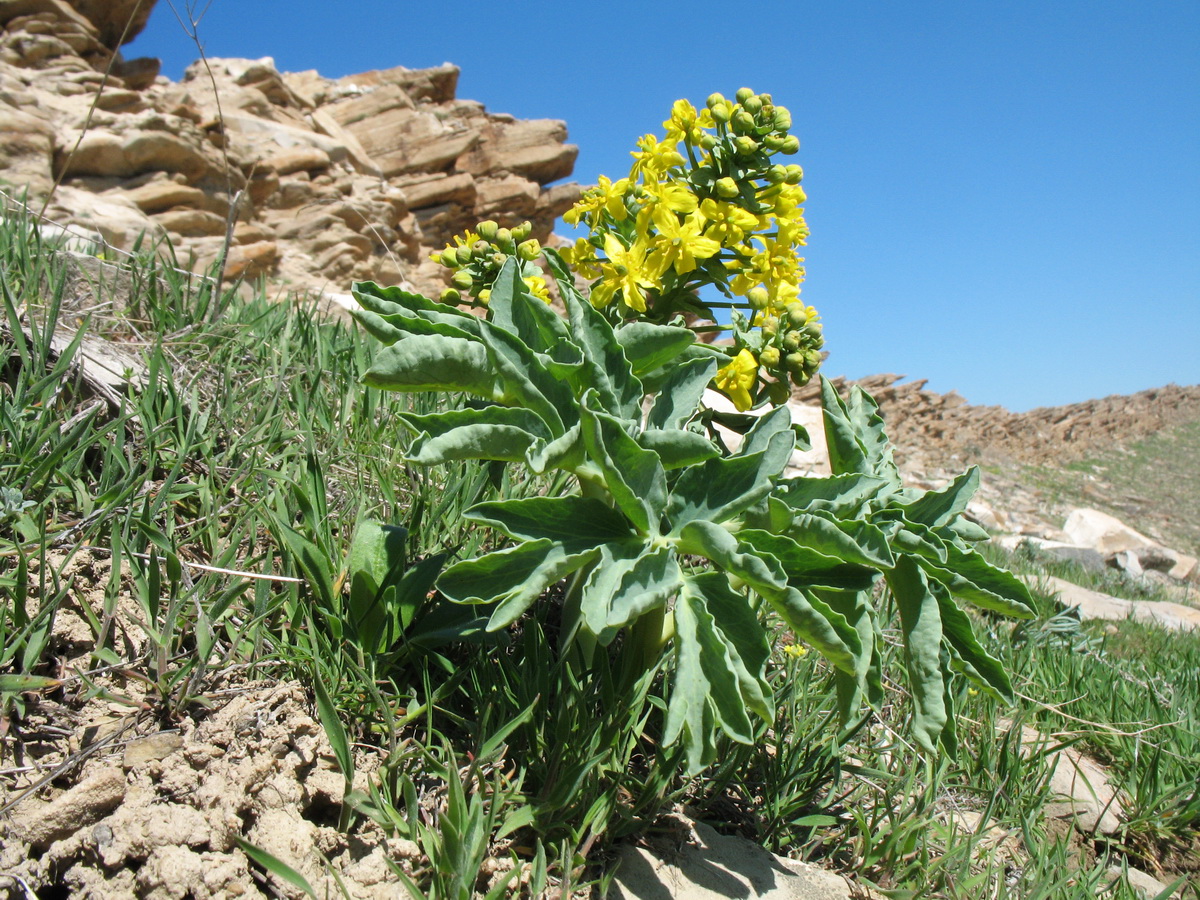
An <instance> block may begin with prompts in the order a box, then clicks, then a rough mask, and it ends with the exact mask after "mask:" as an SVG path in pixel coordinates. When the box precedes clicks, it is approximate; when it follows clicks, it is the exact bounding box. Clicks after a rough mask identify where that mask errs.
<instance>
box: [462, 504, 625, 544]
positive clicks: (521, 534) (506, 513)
mask: <svg viewBox="0 0 1200 900" xmlns="http://www.w3.org/2000/svg"><path fill="white" fill-rule="evenodd" d="M464 517H465V518H467V519H470V520H471V521H474V522H482V523H483V524H485V525H490V526H492V527H493V528H497V529H499V530H500V531H502V532H504V534H506V535H508V536H509V537H510V538H514V539H516V540H521V541H536V540H541V539H543V538H546V539H549V540H552V541H555V542H557V543H560V544H562V545H563V546H564V547H566V548H567V550H568V551H569V552H571V553H578V552H581V551H583V550H589V549H591V548H593V547H598V546H600V545H601V544H607V543H609V542H610V541H620V540H622V539H624V538H628V537H631V536H633V534H634V532H633V528H631V527H630V524H629V520H628V519H626V518H625V517H624V516H623V515H621V513H620V512H618V511H617V510H615V509H613V508H612V507H611V506H609V505H608V504H607V503H604V502H603V501H600V500H596V499H593V498H591V497H579V496H570V495H569V496H563V497H526V498H523V499H516V500H493V501H489V502H487V503H477V504H476V505H475V506H472V507H471V508H470V509H469V510H467V512H466V513H465V516H464Z"/></svg>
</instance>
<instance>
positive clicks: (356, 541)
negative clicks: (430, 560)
mask: <svg viewBox="0 0 1200 900" xmlns="http://www.w3.org/2000/svg"><path fill="white" fill-rule="evenodd" d="M407 541H408V530H407V529H405V528H402V527H400V526H399V525H385V524H383V523H382V522H380V521H379V520H378V519H371V518H364V519H361V520H359V522H358V524H357V526H356V527H355V529H354V537H353V538H352V539H351V541H350V550H349V551H348V552H347V554H346V572H347V573H348V575H349V578H350V605H349V609H348V610H347V613H348V616H349V619H350V622H351V624H352V625H353V626H354V628H355V630H356V631H357V632H358V633H359V634H364V633H369V632H377V631H379V630H382V627H383V625H382V616H383V610H382V609H380V608H379V602H378V594H379V591H380V589H381V588H382V587H383V585H384V584H385V583H386V582H387V581H388V575H389V574H390V573H391V572H393V571H396V572H401V571H403V569H404V565H405V557H406V553H405V545H406V543H407Z"/></svg>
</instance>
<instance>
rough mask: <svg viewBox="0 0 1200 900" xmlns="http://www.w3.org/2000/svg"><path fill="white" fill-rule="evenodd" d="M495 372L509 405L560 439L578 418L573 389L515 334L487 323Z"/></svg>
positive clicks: (485, 338) (487, 341)
mask: <svg viewBox="0 0 1200 900" xmlns="http://www.w3.org/2000/svg"><path fill="white" fill-rule="evenodd" d="M480 336H481V338H482V339H483V343H484V344H485V345H486V346H487V351H488V357H489V360H490V363H491V366H492V371H494V372H495V373H496V376H497V377H498V378H499V380H500V381H501V382H502V383H503V385H504V395H505V397H506V398H509V402H508V403H506V405H511V406H517V405H520V406H524V407H526V408H527V409H529V410H531V411H532V412H534V413H536V414H537V416H538V417H539V418H540V419H541V420H542V421H543V422H545V423H546V425H547V426H549V428H550V432H551V434H553V435H554V436H555V437H558V436H559V435H561V434H562V433H563V432H565V431H566V430H567V428H569V427H570V426H571V425H573V424H575V422H576V421H577V420H578V418H579V404H578V403H577V402H576V400H575V396H574V395H573V394H572V392H571V388H570V386H569V385H568V384H567V383H566V382H564V381H560V380H559V379H558V378H556V377H555V376H554V375H553V374H551V373H550V372H549V371H548V370H547V369H546V367H545V366H544V365H543V364H542V363H541V361H540V360H538V359H537V357H536V356H535V354H534V352H533V351H532V350H530V349H529V348H528V347H526V346H525V344H524V343H523V342H522V341H521V339H520V338H519V337H517V336H516V335H515V334H511V333H510V332H507V331H505V330H503V329H502V328H497V327H495V326H492V325H490V324H488V323H486V322H485V323H484V327H483V329H482V331H481V332H480Z"/></svg>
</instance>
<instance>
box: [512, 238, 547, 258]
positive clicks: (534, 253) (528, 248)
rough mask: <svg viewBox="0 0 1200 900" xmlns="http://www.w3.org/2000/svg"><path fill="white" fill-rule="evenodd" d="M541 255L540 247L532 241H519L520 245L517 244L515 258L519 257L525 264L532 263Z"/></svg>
mask: <svg viewBox="0 0 1200 900" xmlns="http://www.w3.org/2000/svg"><path fill="white" fill-rule="evenodd" d="M541 253H542V245H541V244H539V243H538V242H537V241H536V240H534V239H530V240H528V241H521V243H519V244H517V256H519V257H521V259H523V260H525V261H526V262H533V261H534V260H535V259H537V258H538V257H539V256H540V255H541Z"/></svg>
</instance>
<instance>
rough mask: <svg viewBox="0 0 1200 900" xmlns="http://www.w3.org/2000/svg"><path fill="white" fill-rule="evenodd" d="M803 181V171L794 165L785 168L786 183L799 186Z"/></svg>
mask: <svg viewBox="0 0 1200 900" xmlns="http://www.w3.org/2000/svg"><path fill="white" fill-rule="evenodd" d="M803 180H804V170H803V169H802V168H800V167H799V166H798V165H796V164H795V163H792V164H791V165H790V166H788V167H787V183H788V184H799V183H800V182H801V181H803Z"/></svg>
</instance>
